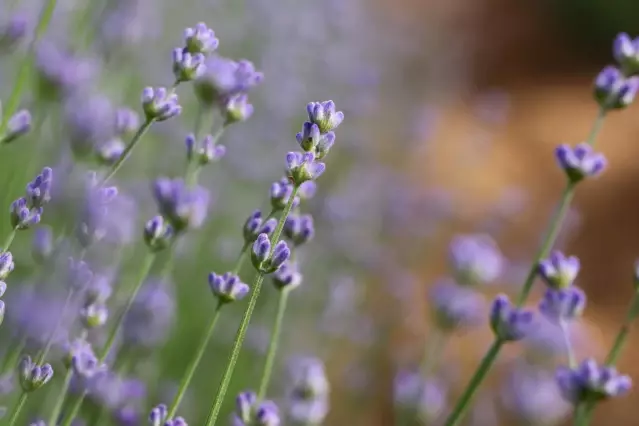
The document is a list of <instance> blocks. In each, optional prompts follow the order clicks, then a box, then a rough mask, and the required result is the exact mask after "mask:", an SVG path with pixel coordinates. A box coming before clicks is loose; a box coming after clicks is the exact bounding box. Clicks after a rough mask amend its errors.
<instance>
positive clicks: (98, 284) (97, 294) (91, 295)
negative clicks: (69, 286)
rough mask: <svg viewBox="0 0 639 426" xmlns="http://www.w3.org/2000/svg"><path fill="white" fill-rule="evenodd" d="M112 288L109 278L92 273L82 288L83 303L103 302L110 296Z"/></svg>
mask: <svg viewBox="0 0 639 426" xmlns="http://www.w3.org/2000/svg"><path fill="white" fill-rule="evenodd" d="M111 293H113V288H112V287H111V282H110V278H109V277H107V276H105V275H94V277H93V279H92V280H91V281H90V282H89V283H88V285H87V286H86V287H85V288H84V289H83V292H82V296H83V302H84V305H85V306H86V305H92V304H98V305H101V304H104V303H106V302H107V300H109V297H111Z"/></svg>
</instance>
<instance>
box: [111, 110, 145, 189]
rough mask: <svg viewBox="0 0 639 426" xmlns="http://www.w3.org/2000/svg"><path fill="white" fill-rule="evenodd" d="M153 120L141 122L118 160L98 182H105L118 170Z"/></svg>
mask: <svg viewBox="0 0 639 426" xmlns="http://www.w3.org/2000/svg"><path fill="white" fill-rule="evenodd" d="M154 122H155V120H153V119H150V120H145V121H144V123H142V125H141V126H140V127H139V128H138V130H137V132H135V135H133V138H132V139H131V142H129V144H128V145H127V147H126V148H125V149H124V151H123V152H122V155H120V158H118V161H116V162H115V163H113V165H112V166H111V169H110V170H109V172H108V173H107V174H106V176H105V177H104V178H102V181H101V182H100V184H101V185H104V184H105V183H107V182H108V181H109V180H110V179H111V178H112V177H113V176H114V175H115V174H116V173H117V172H118V170H120V167H122V165H123V164H124V162H125V161H126V160H127V159H128V158H129V157H130V156H131V153H132V152H133V149H134V148H135V147H136V146H137V145H138V144H139V142H140V140H141V139H142V136H144V135H145V134H146V132H147V131H148V130H149V129H150V128H151V125H152V124H153V123H154Z"/></svg>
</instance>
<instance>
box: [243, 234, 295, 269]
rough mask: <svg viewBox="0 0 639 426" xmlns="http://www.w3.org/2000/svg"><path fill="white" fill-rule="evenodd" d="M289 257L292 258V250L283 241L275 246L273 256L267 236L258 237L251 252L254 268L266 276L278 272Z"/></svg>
mask: <svg viewBox="0 0 639 426" xmlns="http://www.w3.org/2000/svg"><path fill="white" fill-rule="evenodd" d="M289 257H291V250H290V249H289V248H288V245H287V244H286V241H283V240H282V241H280V242H278V243H277V244H276V245H275V247H274V248H273V253H272V254H271V242H270V240H269V237H268V235H266V234H260V235H258V237H257V239H256V240H255V243H253V249H252V250H251V261H252V262H253V266H254V267H255V269H257V270H258V271H260V272H262V273H265V274H270V273H273V272H275V271H277V270H278V269H279V268H280V267H281V266H282V265H283V264H284V263H285V262H286V261H287V260H288V259H289Z"/></svg>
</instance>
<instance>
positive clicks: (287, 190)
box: [270, 178, 312, 211]
mask: <svg viewBox="0 0 639 426" xmlns="http://www.w3.org/2000/svg"><path fill="white" fill-rule="evenodd" d="M308 182H312V181H310V180H309V181H306V182H304V183H308ZM302 185H303V184H302ZM291 195H293V185H291V183H290V182H289V180H288V179H287V178H282V179H280V180H278V181H276V182H274V183H273V184H272V185H271V189H270V196H271V207H273V210H274V211H280V210H284V208H285V207H286V204H287V203H288V200H289V198H290V197H291ZM297 205H299V198H298V197H296V200H293V207H296V206H297Z"/></svg>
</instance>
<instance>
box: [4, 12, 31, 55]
mask: <svg viewBox="0 0 639 426" xmlns="http://www.w3.org/2000/svg"><path fill="white" fill-rule="evenodd" d="M29 32H30V29H29V21H28V20H27V17H26V16H25V15H22V14H15V15H13V16H10V17H9V19H8V20H7V21H6V22H3V23H2V24H1V25H0V49H1V50H11V49H13V48H15V47H16V46H17V45H18V44H19V43H20V42H21V41H22V40H23V39H24V38H25V36H26V35H27V34H28V33H29Z"/></svg>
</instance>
